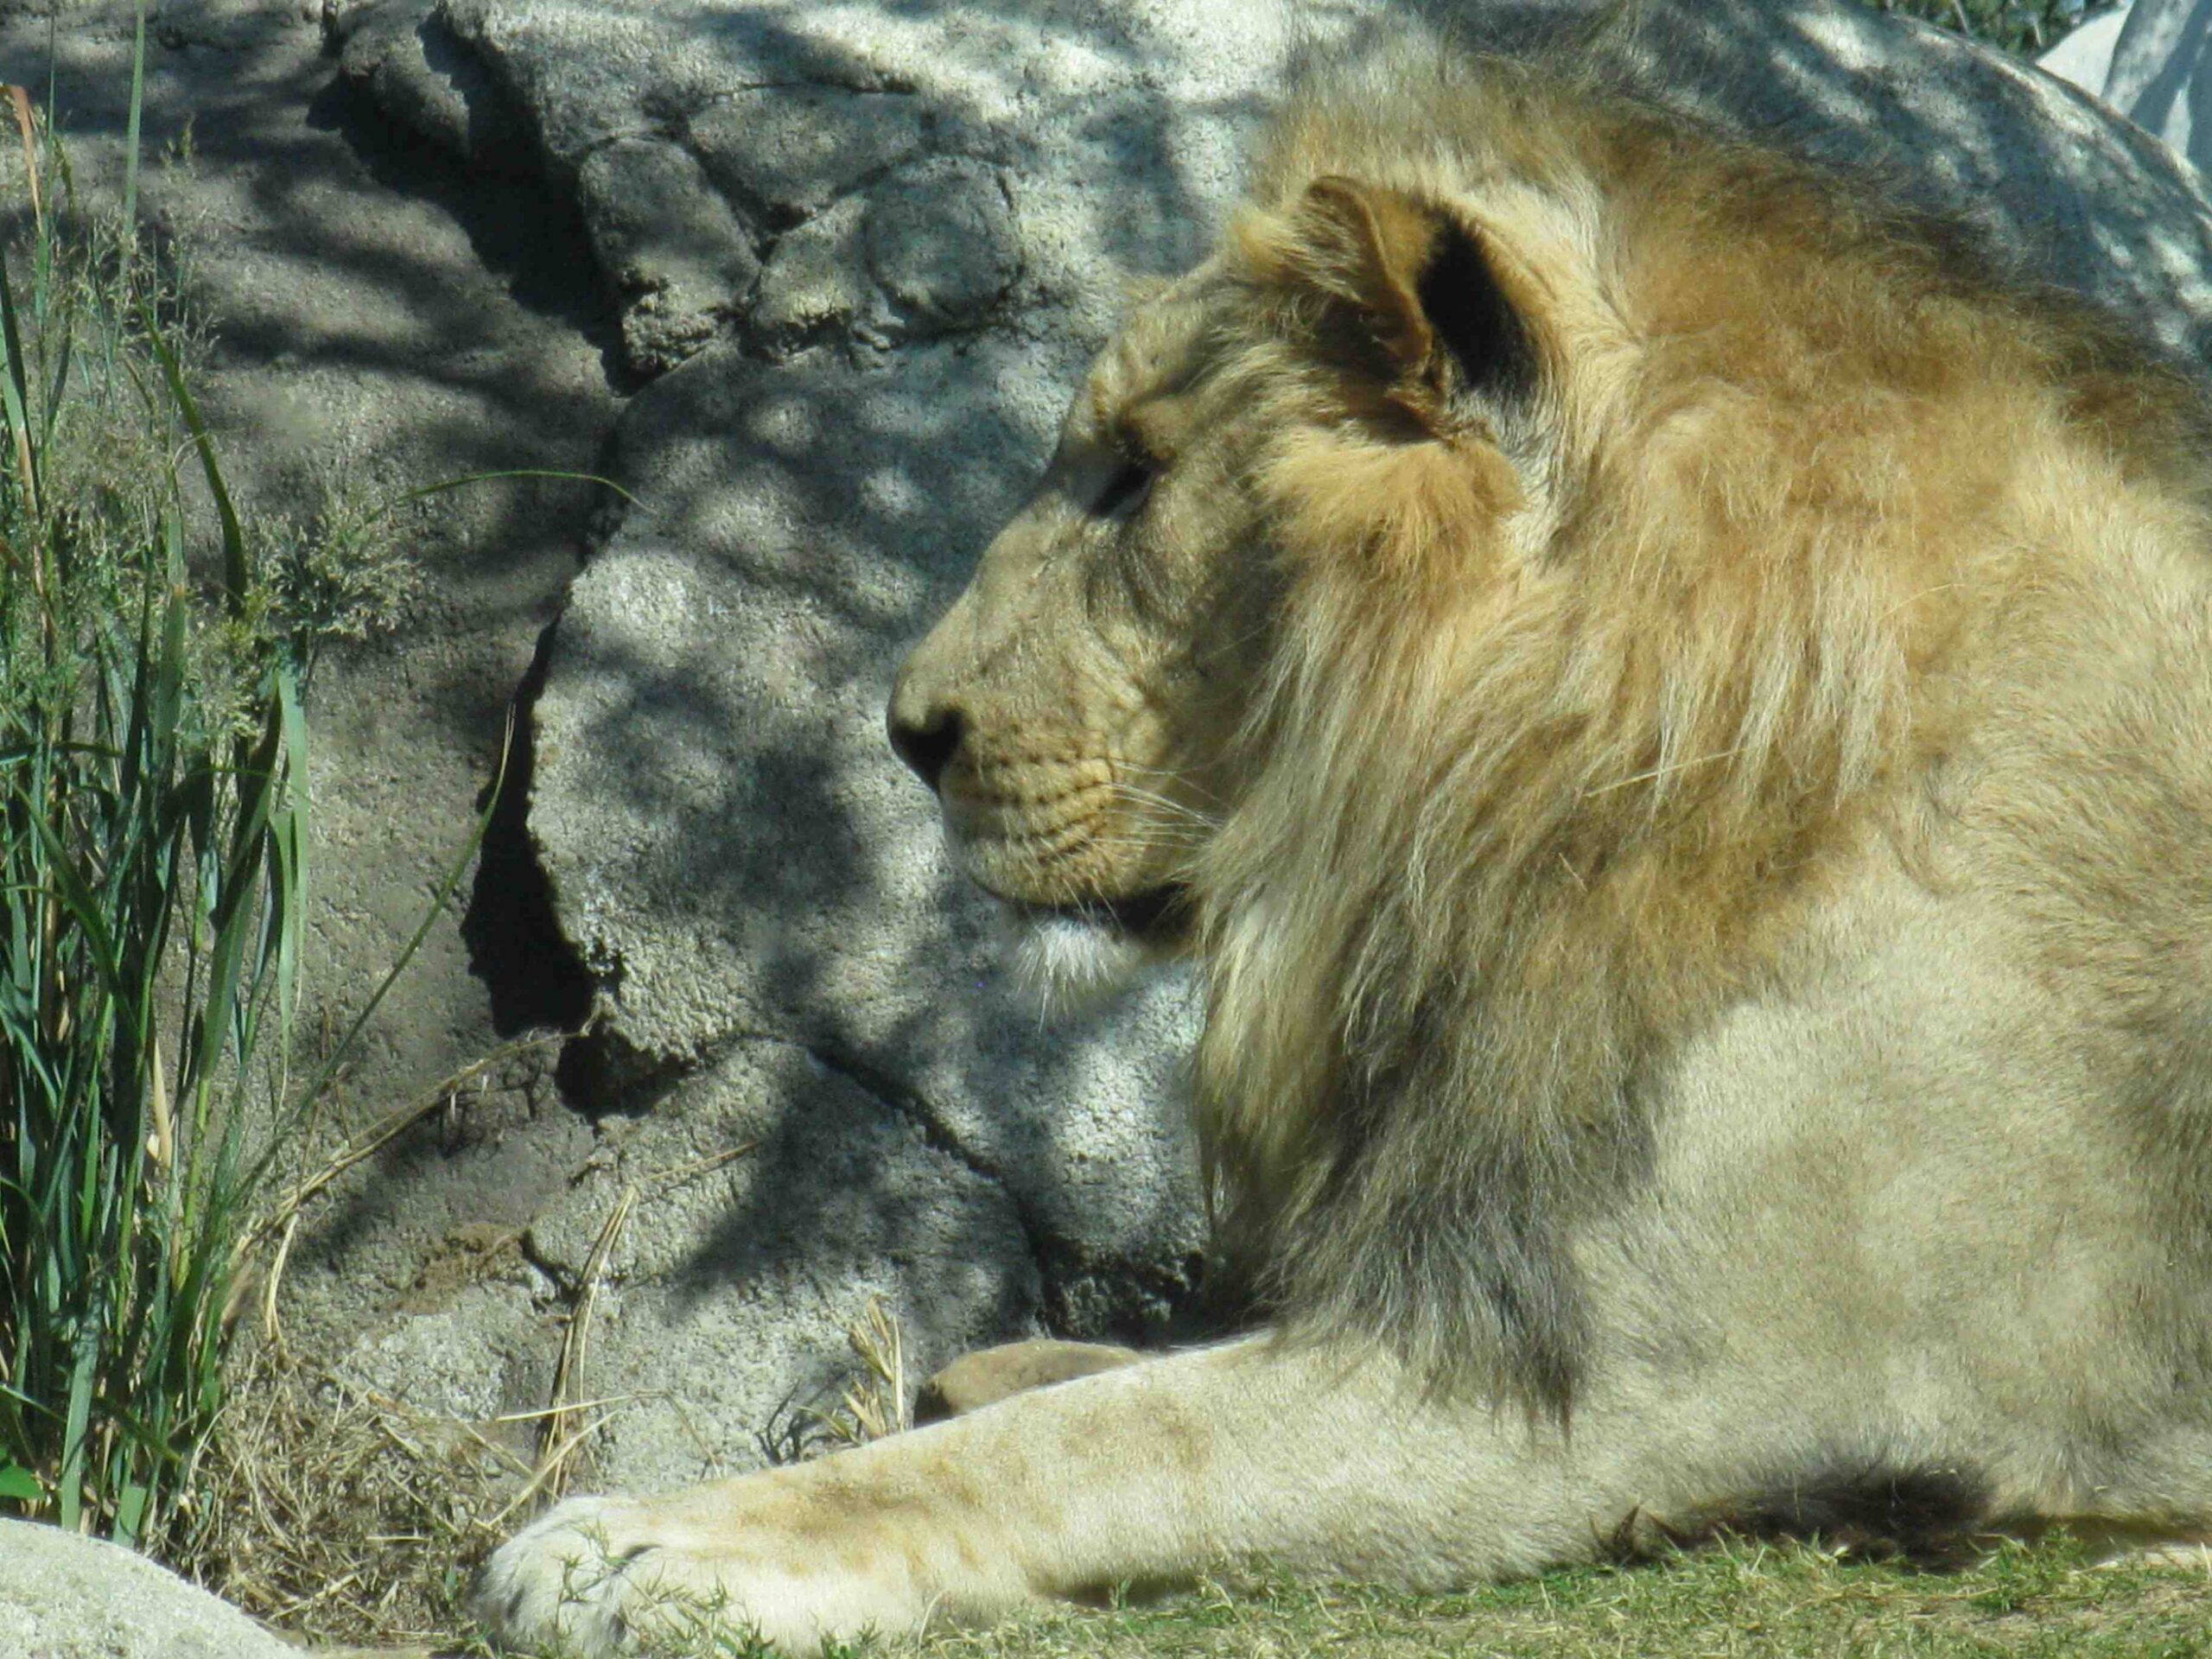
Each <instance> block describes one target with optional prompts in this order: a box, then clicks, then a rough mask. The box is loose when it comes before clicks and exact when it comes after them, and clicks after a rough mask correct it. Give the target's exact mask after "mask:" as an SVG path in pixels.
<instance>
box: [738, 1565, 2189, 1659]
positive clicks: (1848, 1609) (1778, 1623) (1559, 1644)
mask: <svg viewBox="0 0 2212 1659" xmlns="http://www.w3.org/2000/svg"><path fill="white" fill-rule="evenodd" d="M738 1651H740V1652H742V1647H740V1648H739V1649H738ZM888 1651H891V1652H895V1653H899V1654H901V1655H906V1654H926V1655H928V1656H930V1659H1137V1656H1144V1659H1173V1656H1189V1659H1212V1656H1223V1659H1227V1656H1236V1659H1308V1656H1311V1659H1321V1656H1324V1655H1331V1656H1336V1655H1361V1656H1367V1655H1374V1656H1391V1659H1425V1656H1441V1655H1446V1654H1450V1655H1460V1654H1485V1655H1491V1654H1494V1655H1499V1656H1511V1659H1599V1656H1605V1659H1614V1656H1628V1655H1635V1656H1639V1659H1718V1656H1727V1659H1734V1656H1739V1655H1740V1656H1745V1659H1750V1656H1774V1655H1787V1656H1790V1659H1827V1656H1839V1659H1840V1656H1845V1655H1850V1656H1854V1659H1855V1656H1897V1659H1907V1656H1923V1655H1928V1656H1934V1655H1946V1656H1948V1655H2019V1656H2050V1659H2059V1656H2065V1659H2121V1656H2127V1659H2137V1656H2174V1659H2179V1656H2184V1655H2200V1654H2206V1655H2212V1573H2208V1572H2207V1570H2206V1569H2205V1568H2204V1567H2134V1566H2130V1567H2092V1566H2090V1565H2088V1564H2087V1563H2086V1562H2085V1561H2084V1560H2083V1559H2082V1555H2081V1553H2080V1551H2079V1550H2078V1549H2076V1548H2073V1547H2072V1546H2070V1545H2069V1544H2067V1543H2065V1542H2063V1541H2062V1542H2060V1543H2057V1544H2045V1545H2043V1546H2039V1547H2037V1548H2012V1549H2007V1550H2005V1551H2004V1552H2002V1553H2000V1554H1999V1555H1998V1556H1996V1557H1995V1558H1994V1559H1993V1560H1991V1561H1989V1562H1988V1563H1987V1564H1986V1565H1985V1566H1983V1567H1978V1568H1975V1569H1973V1570H1970V1571H1967V1572H1962V1573H1915V1572H1912V1571H1910V1570H1909V1569H1905V1568H1901V1567H1887V1566H1882V1565H1878V1564H1873V1563H1862V1562H1847V1561H1837V1560H1832V1559H1830V1558H1828V1557H1827V1556H1825V1555H1823V1554H1819V1553H1818V1552H1816V1551H1814V1550H1811V1549H1806V1548H1766V1547H1760V1546H1754V1545H1748V1544H1745V1545H1734V1546H1728V1547H1724V1548H1717V1549H1713V1550H1707V1551H1705V1552H1702V1553H1700V1554H1697V1555H1694V1556H1690V1557H1687V1558H1683V1559H1681V1560H1675V1561H1673V1562H1670V1563H1668V1564H1665V1565H1662V1566H1658V1567H1631V1568H1625V1569H1622V1570H1618V1571H1612V1570H1591V1571H1584V1572H1577V1573H1555V1574H1553V1575H1551V1576H1549V1577H1548V1578H1544V1579H1540V1580H1534V1581H1532V1582H1529V1583H1525V1584H1518V1585H1510V1586H1504V1587H1503V1588H1499V1589H1495V1590H1487V1591H1484V1592H1480V1593H1478V1594H1476V1595H1470V1596H1453V1597H1443V1598H1413V1597H1404V1596H1395V1595H1389V1594H1387V1593H1384V1592H1378V1591H1374V1590H1369V1589H1362V1588H1345V1587H1332V1588H1327V1589H1314V1588H1302V1587H1299V1586H1278V1587H1275V1588H1274V1589H1271V1590H1268V1591H1267V1592H1262V1593H1260V1594H1257V1595H1243V1596H1236V1597H1231V1596H1228V1595H1224V1594H1220V1593H1207V1594H1203V1595H1198V1596H1192V1597H1187V1598H1179V1599H1175V1600H1173V1601H1169V1602H1164V1603H1160V1604H1159V1605H1153V1606H1147V1607H1142V1608H1124V1609H1115V1610H1109V1611H1103V1612H1099V1613H1084V1614H1069V1615H1065V1616H1061V1617H1058V1618H1052V1619H1048V1620H1042V1621H1037V1622H1034V1623H1030V1624H1020V1625H1016V1626H1012V1627H1008V1628H1007V1629H1005V1630H1000V1631H996V1632H993V1633H989V1634H985V1635H979V1636H972V1637H965V1636H964V1637H942V1638H938V1639H934V1640H931V1641H930V1642H927V1643H918V1644H902V1645H901V1646H899V1647H898V1648H895V1649H888Z"/></svg>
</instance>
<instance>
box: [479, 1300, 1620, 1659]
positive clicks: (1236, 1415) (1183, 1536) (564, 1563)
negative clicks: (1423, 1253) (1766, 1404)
mask: <svg viewBox="0 0 2212 1659" xmlns="http://www.w3.org/2000/svg"><path fill="white" fill-rule="evenodd" d="M1591 1427H1592V1429H1593V1430H1594V1429H1595V1427H1596V1424H1595V1423H1594V1421H1593V1422H1592V1424H1591ZM1605 1438H1607V1437H1605V1436H1604V1435H1602V1434H1599V1433H1586V1432H1585V1430H1584V1428H1583V1427H1582V1424H1581V1422H1580V1421H1578V1425H1577V1432H1576V1433H1575V1435H1574V1436H1573V1440H1572V1441H1571V1442H1570V1441H1563V1440H1560V1438H1559V1437H1558V1436H1557V1435H1556V1434H1554V1433H1549V1432H1547V1431H1544V1430H1541V1429H1536V1430H1532V1429H1530V1428H1529V1427H1528V1425H1527V1424H1526V1422H1525V1420H1522V1419H1519V1418H1518V1417H1517V1415H1516V1416H1512V1417H1511V1418H1510V1421H1508V1420H1506V1419H1502V1418H1501V1417H1500V1416H1499V1415H1497V1414H1493V1413H1492V1412H1491V1410H1490V1409H1489V1408H1486V1407H1484V1406H1483V1405H1481V1404H1479V1403H1473V1404H1464V1405H1458V1406H1453V1405H1447V1404H1446V1403H1443V1402H1437V1401H1434V1400H1433V1399H1431V1400H1426V1401H1425V1400H1424V1398H1423V1395H1422V1390H1421V1389H1420V1387H1419V1386H1418V1384H1416V1383H1409V1382H1408V1380H1407V1379H1405V1378H1404V1377H1402V1376H1398V1375H1397V1374H1396V1373H1395V1370H1393V1368H1392V1367H1390V1366H1389V1364H1387V1363H1385V1362H1383V1361H1381V1360H1379V1359H1370V1360H1368V1361H1366V1362H1364V1363H1352V1362H1351V1361H1349V1360H1347V1359H1346V1358H1345V1357H1344V1356H1343V1355H1341V1354H1331V1353H1325V1352H1313V1351H1304V1350H1300V1349H1294V1348H1289V1347H1286V1346H1284V1345H1281V1344H1274V1343H1271V1342H1269V1341H1267V1340H1266V1339H1263V1338H1262V1339H1255V1340H1251V1341H1246V1342H1242V1343H1236V1344H1230V1345H1229V1346H1226V1347H1223V1348H1217V1349H1211V1350H1207V1351H1200V1352H1196V1353H1188V1354H1180V1355H1175V1356H1171V1357H1166V1358H1160V1359H1154V1360H1147V1361H1144V1362H1141V1363H1137V1364H1134V1365H1130V1366H1128V1367H1127V1368H1126V1369H1123V1370H1116V1371H1111V1372H1108V1373H1105V1374H1103V1375H1099V1376H1089V1377H1084V1378H1081V1379H1079V1380H1077V1381H1074V1382H1070V1383H1064V1384H1061V1385H1059V1386H1058V1387H1054V1388H1050V1389H1042V1390H1039V1391H1037V1392H1034V1393H1030V1394H1024V1395H1018V1396H1016V1397H1014V1398H1012V1399H1009V1400H1007V1401H1005V1402H1001V1404H998V1405H996V1406H992V1407H989V1408H985V1409H983V1410H981V1411H978V1412H976V1413H975V1414H972V1415H969V1416H964V1417H961V1418H957V1419H956V1420H954V1421H950V1422H945V1423H940V1424H938V1425H935V1426H933V1427H929V1428H925V1429H918V1430H916V1431H914V1432H912V1433H907V1434H903V1435H899V1436H896V1437H894V1438H893V1439H891V1440H881V1441H878V1442H877V1443H875V1444H874V1445H873V1446H866V1447H862V1448H861V1449H859V1450H857V1451H853V1452H841V1453H839V1454H837V1455H836V1456H833V1457H829V1458H825V1459H822V1460H821V1461H819V1462H817V1463H811V1464H805V1465H798V1466H797V1467H793V1468H788V1469H779V1470H772V1471H767V1472H766V1473H763V1474H759V1475H752V1476H747V1477H744V1478H741V1479H737V1480H732V1481H725V1482H721V1483H719V1484H714V1485H709V1486H701V1487H696V1488H693V1489H691V1490H690V1491H683V1492H677V1493H674V1494H671V1495H669V1496H667V1497H656V1498H644V1499H629V1498H587V1499H580V1500H575V1501H572V1502H570V1503H566V1504H563V1505H562V1506H561V1507H560V1508H559V1509H556V1510H554V1511H553V1512H552V1513H551V1514H550V1515H548V1516H546V1517H545V1518H544V1519H543V1520H542V1521H540V1522H537V1524H536V1525H535V1526H533V1527H531V1529H529V1530H528V1531H526V1532H524V1534H522V1535H520V1536H519V1537H518V1538H516V1539H514V1540H513V1541H512V1542H510V1543H508V1544H507V1545H506V1546H505V1548H502V1549H501V1550H500V1551H499V1554H497V1555H496V1556H495V1557H494V1558H493V1560H492V1563H491V1565H490V1566H489V1567H487V1569H486V1573H485V1577H484V1580H483V1581H482V1584H481V1586H480V1590H479V1593H478V1599H477V1605H478V1609H479V1611H480V1614H481V1616H482V1617H483V1618H485V1620H486V1623H487V1624H490V1625H491V1626H492V1627H493V1630H495V1631H496V1632H498V1633H499V1635H500V1636H501V1637H505V1639H507V1640H510V1641H514V1642H520V1643H527V1642H532V1641H539V1640H543V1639H545V1638H547V1637H556V1636H557V1637H563V1638H565V1639H566V1640H567V1641H568V1642H569V1643H571V1644H572V1645H573V1646H575V1647H576V1648H579V1649H582V1650H583V1651H584V1652H586V1653H588V1654H594V1655H597V1654H603V1653H607V1652H611V1651H613V1650H615V1649H618V1648H620V1647H621V1646H623V1645H625V1644H626V1643H627V1642H629V1641H630V1640H631V1639H632V1638H633V1637H651V1636H652V1635H653V1634H654V1633H656V1632H661V1633H667V1634H675V1633H680V1632H681V1631H682V1630H683V1629H684V1628H685V1621H686V1620H687V1619H690V1620H695V1621H696V1619H697V1618H698V1617H699V1616H700V1614H701V1613H702V1611H709V1610H711V1611H716V1612H718V1614H719V1616H720V1617H721V1618H723V1619H724V1620H725V1621H726V1622H727V1623H728V1624H730V1625H734V1626H742V1625H745V1624H755V1625H757V1626H758V1627H759V1628H760V1631H761V1633H762V1634H763V1635H765V1636H766V1637H769V1638H771V1639H772V1640H773V1641H775V1642H777V1643H779V1644H782V1645H784V1646H785V1647H788V1648H791V1649H794V1650H797V1651H802V1652H811V1651H813V1650H815V1649H817V1648H818V1647H819V1645H820V1644H821V1643H822V1642H823V1640H824V1639H825V1638H830V1637H836V1638H844V1637H854V1636H856V1635H859V1634H861V1632H864V1631H868V1630H874V1631H878V1632H880V1633H883V1634H887V1635H888V1634H893V1633H899V1632H905V1631H909V1630H916V1629H918V1628H921V1627H923V1626H925V1625H928V1624H980V1623H987V1622H988V1621H990V1620H992V1619H995V1618H1003V1617H1005V1616H1007V1615H1008V1614H1011V1613H1014V1612H1018V1611H1021V1610H1023V1609H1025V1608H1030V1607H1035V1606H1039V1605H1044V1604H1046V1603H1049V1602H1052V1601H1056V1600H1066V1599H1087V1598H1090V1597H1093V1596H1096V1594H1098V1593H1099V1592H1103V1591H1105V1590H1107V1589H1109V1588H1110V1587H1112V1586H1116V1585H1117V1584H1123V1583H1131V1582H1135V1583H1141V1584H1144V1585H1147V1586H1173V1585H1178V1584H1184V1583H1188V1582H1191V1581H1192V1580H1195V1579H1196V1578H1198V1576H1199V1575H1200V1574H1202V1573H1208V1572H1214V1571H1220V1570H1223V1569H1228V1570H1231V1571H1233V1570H1235V1569H1236V1568H1237V1567H1243V1566H1256V1565H1266V1566H1269V1567H1284V1568H1288V1569H1290V1570H1294V1571H1298V1572H1301V1573H1322V1574H1331V1575H1345V1576H1359V1577H1369V1578H1375V1579H1378V1580H1384V1581H1388V1582H1393V1583H1397V1584H1402V1585H1407V1586H1414V1587H1424V1586H1426V1587H1440V1586H1446V1585H1451V1584H1460V1583H1465V1582H1468V1581H1470V1580H1476V1579H1481V1578H1485V1577H1491V1576H1495V1575H1497V1574H1499V1573H1512V1572H1518V1571H1526V1570H1529V1569H1530V1568H1534V1567H1541V1566H1544V1565H1546V1564H1548V1563H1550V1562H1553V1561H1556V1560H1567V1559H1574V1558H1578V1557H1587V1556H1588V1555H1589V1554H1591V1553H1592V1550H1593V1549H1594V1548H1595V1546H1596V1541H1597V1540H1598V1539H1599V1537H1600V1536H1601V1535H1603V1532H1604V1530H1605V1529H1606V1528H1607V1527H1609V1526H1610V1525H1611V1523H1612V1522H1614V1521H1617V1520H1618V1513H1615V1512H1613V1511H1614V1510H1618V1509H1620V1508H1622V1507H1623V1506H1624V1505H1626V1504H1627V1503H1630V1502H1632V1501H1633V1500H1631V1499H1629V1498H1627V1497H1617V1495H1618V1494H1621V1493H1623V1492H1624V1491H1625V1490H1626V1479H1627V1478H1626V1476H1625V1474H1624V1471H1623V1470H1621V1469H1619V1468H1618V1467H1614V1468H1607V1467H1605V1465H1603V1464H1602V1463H1601V1462H1599V1460H1598V1459H1596V1458H1594V1457H1593V1455H1592V1453H1593V1452H1594V1451H1595V1450H1596V1446H1595V1445H1594V1443H1595V1442H1599V1441H1601V1440H1605ZM1440 1517H1444V1519H1445V1523H1444V1524H1440Z"/></svg>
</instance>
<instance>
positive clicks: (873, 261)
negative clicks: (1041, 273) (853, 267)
mask: <svg viewBox="0 0 2212 1659" xmlns="http://www.w3.org/2000/svg"><path fill="white" fill-rule="evenodd" d="M870 198H871V200H870V206H869V209H868V274H869V275H870V276H872V277H874V279H875V283H876V286H877V288H878V289H880V291H881V293H882V294H883V296H884V297H885V298H886V299H887V300H888V301H889V302H890V304H891V308H892V315H893V319H895V320H897V321H903V322H905V323H906V325H907V329H908V331H910V332H912V333H913V334H937V333H943V332H946V331H948V330H950V329H951V328H953V327H957V326H960V325H963V324H973V323H974V322H976V321H978V320H979V319H981V318H982V315H984V314H985V313H986V312H988V310H989V309H990V308H992V307H993V306H995V305H996V304H997V303H998V302H1000V301H1001V299H1003V298H1004V297H1005V296H1006V295H1007V291H1008V290H1009V289H1012V288H1013V286H1014V279H1015V278H1016V277H1019V276H1020V274H1021V257H1020V249H1019V246H1018V245H1017V244H1016V241H1015V238H1014V213H1013V211H1012V209H1011V208H1010V207H1008V205H1007V185H1006V182H1005V181H1004V180H1003V179H1002V178H1001V175H1000V174H999V172H998V170H997V169H996V168H992V167H987V166H985V165H984V164H983V163H982V162H975V161H969V160H968V159H966V158H965V157H956V156H945V157H943V158H940V159H938V160H937V161H931V162H922V163H921V164H920V165H919V166H918V167H912V168H901V169H900V170H899V171H898V172H896V173H894V174H893V175H891V176H890V177H889V178H887V179H886V180H885V181H883V182H882V183H881V184H880V185H879V186H877V187H876V188H875V189H874V191H872V192H870Z"/></svg>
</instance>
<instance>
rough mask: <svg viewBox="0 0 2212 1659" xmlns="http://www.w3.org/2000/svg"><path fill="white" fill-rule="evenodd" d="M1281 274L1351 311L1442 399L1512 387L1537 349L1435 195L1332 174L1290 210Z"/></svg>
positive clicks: (1470, 238) (1527, 371)
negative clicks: (1425, 197)
mask: <svg viewBox="0 0 2212 1659" xmlns="http://www.w3.org/2000/svg"><path fill="white" fill-rule="evenodd" d="M1286 228H1287V230H1288V232H1289V235H1288V237H1287V238H1286V241H1287V245H1285V246H1284V247H1282V249H1281V256H1282V257H1283V261H1284V264H1285V265H1286V266H1287V272H1286V274H1287V275H1290V276H1292V277H1294V278H1295V279H1298V280H1302V281H1304V282H1306V283H1310V284H1311V285H1313V287H1315V288H1317V289H1320V290H1321V291H1322V292H1323V293H1325V294H1326V295H1328V296H1330V297H1331V298H1332V299H1334V300H1336V301H1338V302H1341V303H1344V304H1348V305H1350V306H1351V307H1352V308H1354V309H1355V311H1356V312H1357V315H1358V317H1359V319H1360V321H1361V324H1362V326H1363V327H1364V328H1365V330H1366V331H1367V332H1368V333H1369V334H1370V335H1371V336H1372V338H1373V339H1374V340H1375V342H1376V344H1377V345H1378V346H1381V347H1382V348H1383V351H1384V353H1386V354H1387V355H1388V356H1389V359H1390V360H1391V361H1392V363H1393V365H1395V369H1396V371H1397V372H1398V373H1399V374H1400V375H1401V376H1402V377H1403V378H1406V379H1407V380H1408V381H1410V382H1414V383H1417V384H1422V385H1427V386H1428V387H1430V388H1431V389H1432V390H1433V391H1435V392H1437V393H1439V394H1441V395H1442V396H1443V397H1445V398H1446V400H1447V401H1448V399H1449V398H1450V397H1452V395H1453V394H1455V393H1458V392H1460V391H1491V392H1500V393H1505V392H1516V391H1522V390H1524V389H1525V388H1526V387H1527V386H1528V385H1529V383H1530V381H1531V379H1532V378H1533V373H1534V368H1535V356H1534V353H1533V352H1532V350H1531V347H1530V345H1529V334H1528V330H1527V328H1526V327H1525V326H1524V325H1523V323H1522V319H1521V316H1520V314H1519V313H1518V312H1517V311H1516V309H1515V308H1514V306H1513V303H1512V302H1511V300H1510V298H1509V297H1508V296H1507V295H1506V293H1505V291H1504V289H1503V288H1502V287H1500V285H1499V283H1498V281H1497V274H1496V272H1495V271H1494V270H1492V268H1491V259H1490V257H1489V256H1488V254H1487V253H1486V252H1485V251H1484V247H1483V245H1482V242H1481V239H1480V237H1479V236H1478V233H1477V232H1475V231H1474V230H1472V229H1471V228H1470V227H1469V226H1467V225H1465V224H1464V223H1462V222H1461V221H1460V220H1459V219H1457V218H1455V217H1454V216H1453V215H1452V214H1451V213H1448V212H1446V210H1445V209H1443V208H1442V207H1438V206H1437V205H1436V204H1434V203H1433V202H1428V201H1425V200H1421V198H1420V197H1418V196H1414V195H1412V194H1408V193H1407V192H1405V191H1402V190H1396V189H1392V188H1388V187H1385V186H1376V185H1369V184H1362V183H1360V182H1358V181H1356V180H1352V179H1348V178H1343V177H1338V176H1333V175H1332V176H1330V177H1326V178H1319V179H1316V180H1314V181H1313V183H1311V184H1309V185H1308V186H1306V194H1305V195H1304V196H1303V197H1302V198H1301V199H1300V201H1299V202H1298V205H1297V206H1296V207H1294V208H1293V209H1292V210H1291V213H1290V215H1289V219H1288V223H1287V227H1286Z"/></svg>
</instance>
